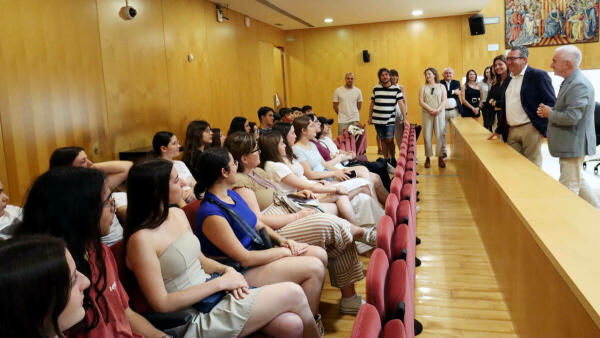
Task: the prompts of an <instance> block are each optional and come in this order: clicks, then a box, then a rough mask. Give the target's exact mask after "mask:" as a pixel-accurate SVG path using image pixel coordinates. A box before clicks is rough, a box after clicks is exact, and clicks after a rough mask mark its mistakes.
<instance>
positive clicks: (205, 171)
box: [195, 148, 327, 324]
mask: <svg viewBox="0 0 600 338" xmlns="http://www.w3.org/2000/svg"><path fill="white" fill-rule="evenodd" d="M200 162H201V163H202V165H201V166H198V168H196V170H198V173H199V174H200V176H199V177H202V179H201V180H199V181H198V183H197V184H196V188H195V190H196V193H197V194H200V193H204V200H203V201H202V204H201V205H200V208H199V209H198V214H197V217H196V231H195V233H196V235H197V236H198V237H199V238H200V243H201V244H202V252H203V253H204V254H205V255H206V256H208V257H212V258H215V259H216V260H217V261H220V262H232V261H233V262H238V263H239V264H240V265H241V266H242V267H243V268H244V270H245V277H246V280H247V281H248V283H249V284H250V285H253V286H263V285H267V284H273V283H278V282H286V281H291V282H294V283H296V284H299V285H300V286H301V287H302V289H303V290H304V293H305V294H306V297H307V299H308V304H309V305H310V308H311V311H312V313H313V314H314V315H316V314H317V313H318V308H319V298H320V295H321V287H322V286H323V278H324V275H325V266H326V265H327V253H326V252H325V250H323V249H322V248H319V247H315V246H309V245H308V244H305V243H297V242H296V241H294V240H291V239H286V238H283V237H282V236H280V235H279V234H278V233H276V232H275V231H273V230H272V229H271V228H269V227H268V226H265V225H264V224H263V223H262V222H261V221H260V220H258V218H257V217H256V215H255V214H254V212H252V210H251V209H250V208H249V207H248V204H246V202H245V201H244V200H243V199H242V198H241V197H240V195H239V194H238V193H236V192H235V191H233V190H231V189H232V188H233V187H234V185H235V178H236V173H237V165H238V162H237V161H236V160H234V159H233V158H232V157H231V154H229V152H228V151H227V150H226V149H224V148H211V149H209V150H207V151H205V152H203V153H202V155H200ZM262 229H264V230H262ZM259 233H262V234H264V237H262V236H260V235H259ZM269 239H270V240H272V241H273V242H274V244H276V245H279V246H276V247H273V248H270V249H264V250H260V249H259V247H257V246H260V244H261V243H265V241H266V240H269ZM246 268H247V269H246ZM316 319H320V316H317V317H316ZM319 322H320V320H319ZM305 324H306V323H305Z"/></svg>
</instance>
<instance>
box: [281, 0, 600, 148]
mask: <svg viewBox="0 0 600 338" xmlns="http://www.w3.org/2000/svg"><path fill="white" fill-rule="evenodd" d="M482 13H483V14H484V16H485V17H492V16H499V17H500V18H501V20H500V24H494V25H486V27H485V28H486V33H485V34H484V35H479V36H471V35H470V33H469V23H468V20H467V18H468V16H467V15H465V16H454V17H444V18H433V19H423V20H412V21H397V22H384V23H372V24H362V25H351V26H341V27H331V28H321V29H311V30H295V31H289V32H286V36H289V37H292V38H293V41H290V42H288V43H287V52H288V53H287V54H288V55H287V56H288V62H289V65H288V66H289V86H290V101H289V102H290V104H291V105H303V104H312V106H313V107H314V108H315V109H314V111H315V112H317V113H319V114H322V115H325V116H329V117H332V118H333V117H335V112H334V111H333V108H332V104H331V101H332V97H333V91H334V90H335V88H337V87H338V86H341V85H343V84H344V74H345V73H346V72H349V71H352V72H354V73H355V78H356V86H357V87H359V88H360V89H361V90H362V92H363V100H364V104H363V107H362V109H361V111H360V116H361V121H363V122H366V121H367V117H368V109H369V104H368V103H369V99H370V94H371V90H372V88H373V86H374V85H375V84H376V83H377V81H378V80H377V70H378V69H379V68H381V67H388V68H395V69H397V70H398V73H399V75H400V84H402V85H404V87H405V90H406V97H407V102H408V110H409V119H410V121H411V122H413V123H420V122H421V109H420V107H419V104H418V94H419V88H420V87H421V85H422V84H423V82H424V77H423V71H424V70H425V68H427V67H430V66H432V67H435V68H436V69H437V70H438V71H439V72H441V71H442V69H443V68H445V67H447V66H450V67H452V68H454V71H455V79H458V80H460V79H461V78H462V77H463V76H464V74H465V73H466V71H467V70H469V69H471V68H473V69H475V70H476V71H477V72H478V73H481V72H482V71H483V69H484V68H485V67H486V66H487V65H489V64H491V62H492V60H493V58H494V57H495V56H496V55H498V54H502V53H504V52H505V44H504V0H491V1H490V2H489V4H488V5H487V6H486V7H485V8H484V10H483V11H482ZM488 44H499V46H500V50H498V51H488ZM578 46H579V47H580V48H581V49H582V51H583V55H584V56H583V61H582V65H581V67H582V68H584V69H586V68H587V69H589V68H599V67H600V45H599V44H598V43H587V44H579V45H578ZM365 49H366V50H368V51H369V53H370V54H371V62H370V63H364V62H363V60H362V51H363V50H365ZM554 50H555V47H539V48H532V49H530V58H529V63H530V64H531V65H532V66H534V67H537V68H543V69H546V70H550V62H551V59H552V54H553V53H554ZM440 76H441V74H440ZM335 129H337V127H336V128H335ZM334 132H335V130H334ZM368 134H369V144H370V145H375V130H374V128H373V127H370V129H369V132H368Z"/></svg>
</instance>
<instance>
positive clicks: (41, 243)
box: [0, 235, 90, 338]
mask: <svg viewBox="0 0 600 338" xmlns="http://www.w3.org/2000/svg"><path fill="white" fill-rule="evenodd" d="M89 286H90V281H89V279H88V278H87V277H86V276H84V275H83V274H82V273H81V272H79V271H77V269H76V267H75V261H74V260H73V257H72V256H71V254H70V253H69V250H67V248H66V244H65V242H64V241H63V240H61V239H58V238H54V237H50V236H42V235H38V236H21V237H18V238H14V239H10V240H8V241H5V242H0V289H1V290H2V305H0V331H1V332H2V336H3V337H9V338H17V337H40V338H41V337H43V338H50V337H63V334H64V332H65V331H67V330H68V329H69V328H71V327H72V326H74V325H75V324H77V323H79V322H80V321H81V320H82V319H83V318H84V316H85V309H84V307H83V300H84V290H86V289H87V288H88V287H89Z"/></svg>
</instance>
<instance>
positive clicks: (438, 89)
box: [419, 67, 446, 168]
mask: <svg viewBox="0 0 600 338" xmlns="http://www.w3.org/2000/svg"><path fill="white" fill-rule="evenodd" d="M419 104H420V105H421V108H422V110H423V114H422V121H423V138H424V141H425V156H426V158H425V168H429V167H430V166H431V163H430V160H429V158H430V157H431V156H432V155H433V151H432V148H431V140H432V138H431V137H432V133H433V131H434V130H435V149H436V150H435V151H436V155H437V156H438V165H439V166H440V168H445V167H446V163H445V162H444V159H443V158H442V143H443V142H442V140H441V138H442V137H443V136H442V135H443V130H444V126H445V124H446V118H445V113H446V111H445V109H444V106H445V104H446V88H444V86H443V85H442V84H440V83H439V78H438V72H437V70H436V69H435V68H433V67H430V68H427V69H425V84H424V85H423V86H422V87H421V91H420V92H419Z"/></svg>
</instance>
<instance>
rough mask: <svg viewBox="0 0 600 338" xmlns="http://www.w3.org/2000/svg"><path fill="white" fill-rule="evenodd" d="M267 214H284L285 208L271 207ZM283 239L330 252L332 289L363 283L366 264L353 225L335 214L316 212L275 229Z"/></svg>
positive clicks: (329, 268)
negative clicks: (356, 240)
mask: <svg viewBox="0 0 600 338" xmlns="http://www.w3.org/2000/svg"><path fill="white" fill-rule="evenodd" d="M262 214H265V215H285V214H287V211H285V210H284V209H283V208H282V207H280V206H277V205H274V204H271V205H270V206H269V207H267V208H266V209H265V210H263V211H262ZM276 231H277V232H278V233H279V234H280V235H281V236H283V237H285V238H289V239H293V240H295V241H297V242H303V243H308V244H310V245H315V246H320V247H322V248H323V249H325V250H327V257H328V262H327V268H328V270H329V278H330V279H331V286H333V287H336V288H340V289H341V288H343V287H345V286H348V285H350V284H353V283H356V282H358V281H360V280H362V279H363V278H364V277H365V275H364V273H363V265H362V263H361V262H360V260H359V259H358V252H357V251H356V245H355V244H354V242H353V238H352V234H351V233H350V222H348V221H346V220H345V219H342V218H339V217H337V216H334V215H330V214H324V213H316V214H313V215H310V216H306V217H303V218H301V219H299V220H296V221H294V222H292V223H290V224H288V225H286V226H284V227H282V228H279V229H277V230H276Z"/></svg>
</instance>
